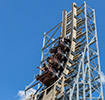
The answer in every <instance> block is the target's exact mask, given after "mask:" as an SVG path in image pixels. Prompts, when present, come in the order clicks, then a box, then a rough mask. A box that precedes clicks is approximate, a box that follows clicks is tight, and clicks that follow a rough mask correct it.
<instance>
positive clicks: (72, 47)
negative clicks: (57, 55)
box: [67, 3, 77, 100]
mask: <svg viewBox="0 0 105 100" xmlns="http://www.w3.org/2000/svg"><path fill="white" fill-rule="evenodd" d="M75 6H76V3H73V4H72V32H71V35H72V37H71V41H72V42H71V48H70V49H71V50H72V51H73V52H75V44H76V43H75V42H74V41H73V38H75V39H76V30H75V27H76V24H77V23H76V18H75V17H74V16H76V15H77V9H76V7H75ZM73 57H74V56H73V55H72V54H71V53H70V54H69V58H70V59H71V60H73ZM67 65H69V66H71V63H69V62H67ZM71 95H72V94H70V96H69V100H72V98H71Z"/></svg>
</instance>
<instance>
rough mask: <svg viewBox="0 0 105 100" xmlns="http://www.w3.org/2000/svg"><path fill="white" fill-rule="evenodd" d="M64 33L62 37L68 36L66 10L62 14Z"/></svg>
mask: <svg viewBox="0 0 105 100" xmlns="http://www.w3.org/2000/svg"><path fill="white" fill-rule="evenodd" d="M62 16H63V18H62V32H61V37H65V36H66V23H67V11H66V10H64V11H63V13H62Z"/></svg>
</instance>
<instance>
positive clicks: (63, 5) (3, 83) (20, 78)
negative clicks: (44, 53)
mask: <svg viewBox="0 0 105 100" xmlns="http://www.w3.org/2000/svg"><path fill="white" fill-rule="evenodd" d="M72 2H76V3H77V4H78V5H80V4H82V3H83V2H84V1H83V0H0V99H1V100H19V97H18V96H17V94H18V91H20V90H24V88H25V86H26V85H28V84H29V83H30V82H31V81H32V80H33V77H34V74H36V73H38V70H36V66H38V65H39V63H40V58H41V48H42V38H43V32H46V31H48V30H49V29H51V28H52V27H53V26H54V25H56V24H57V23H59V22H60V21H61V19H62V10H64V9H66V10H67V11H69V10H71V4H72ZM87 4H88V5H90V6H91V7H92V8H94V9H95V10H96V20H97V30H98V39H99V48H100V59H101V69H102V71H103V72H104V73H105V67H104V66H105V44H104V43H105V0H87ZM104 93H105V86H104Z"/></svg>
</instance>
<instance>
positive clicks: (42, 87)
mask: <svg viewBox="0 0 105 100" xmlns="http://www.w3.org/2000/svg"><path fill="white" fill-rule="evenodd" d="M37 68H38V69H39V70H40V73H39V75H37V76H36V78H35V80H33V82H32V83H30V84H29V85H28V86H26V89H25V93H26V95H27V91H28V90H30V89H31V88H34V87H35V88H36V87H37V90H36V92H35V93H33V94H31V95H29V96H28V97H27V96H26V98H25V100H103V91H102V82H101V78H100V60H99V50H98V40H97V30H96V21H95V10H94V9H92V8H91V7H89V6H88V5H87V4H86V2H84V3H83V4H82V5H81V6H79V7H78V6H77V4H76V3H73V4H72V10H71V11H69V12H67V11H66V10H64V11H63V13H62V21H61V22H60V23H58V24H57V25H56V26H55V27H53V28H52V29H51V30H49V31H48V32H46V33H44V37H43V47H42V57H41V62H40V67H37Z"/></svg>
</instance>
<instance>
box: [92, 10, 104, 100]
mask: <svg viewBox="0 0 105 100" xmlns="http://www.w3.org/2000/svg"><path fill="white" fill-rule="evenodd" d="M93 16H94V24H95V36H96V48H97V55H98V65H99V75H101V68H100V58H99V48H98V39H97V27H96V18H95V10H94V9H93ZM100 84H101V96H102V100H104V97H103V88H102V81H101V76H100Z"/></svg>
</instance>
